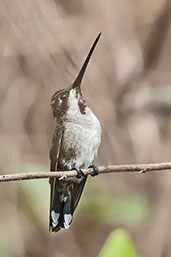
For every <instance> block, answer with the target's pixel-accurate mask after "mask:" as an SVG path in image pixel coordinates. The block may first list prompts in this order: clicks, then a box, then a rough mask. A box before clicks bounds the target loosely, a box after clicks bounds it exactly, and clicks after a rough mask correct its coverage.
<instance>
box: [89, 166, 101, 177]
mask: <svg viewBox="0 0 171 257" xmlns="http://www.w3.org/2000/svg"><path fill="white" fill-rule="evenodd" d="M89 168H92V169H93V172H92V173H91V174H90V175H91V176H92V177H95V176H97V175H98V174H99V169H98V167H97V166H96V165H94V164H93V165H91V166H89Z"/></svg>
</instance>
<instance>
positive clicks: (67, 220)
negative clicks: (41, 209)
mask: <svg viewBox="0 0 171 257" xmlns="http://www.w3.org/2000/svg"><path fill="white" fill-rule="evenodd" d="M71 220H72V215H71V214H64V227H65V228H66V229H67V228H69V225H70V223H71Z"/></svg>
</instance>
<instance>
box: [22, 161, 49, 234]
mask: <svg viewBox="0 0 171 257" xmlns="http://www.w3.org/2000/svg"><path fill="white" fill-rule="evenodd" d="M27 166H28V167H27ZM25 170H32V171H34V170H36V171H39V170H40V171H42V170H48V169H47V168H46V167H40V166H36V165H31V164H30V165H25ZM19 203H20V208H21V209H22V210H23V211H24V213H25V215H26V216H27V217H28V218H29V219H30V220H31V222H32V223H35V224H36V226H38V227H39V228H43V229H44V230H45V231H46V230H48V215H49V182H48V180H44V179H43V180H41V179H40V180H39V181H37V180H31V181H22V183H21V185H20V191H19Z"/></svg>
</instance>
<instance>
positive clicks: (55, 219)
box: [51, 210, 60, 228]
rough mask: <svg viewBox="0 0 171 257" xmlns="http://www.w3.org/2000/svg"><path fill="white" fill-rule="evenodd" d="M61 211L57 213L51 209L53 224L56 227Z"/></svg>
mask: <svg viewBox="0 0 171 257" xmlns="http://www.w3.org/2000/svg"><path fill="white" fill-rule="evenodd" d="M59 216H60V213H56V212H55V211H54V210H53V211H51V218H52V226H53V227H54V228H55V227H56V226H57V225H58V219H59Z"/></svg>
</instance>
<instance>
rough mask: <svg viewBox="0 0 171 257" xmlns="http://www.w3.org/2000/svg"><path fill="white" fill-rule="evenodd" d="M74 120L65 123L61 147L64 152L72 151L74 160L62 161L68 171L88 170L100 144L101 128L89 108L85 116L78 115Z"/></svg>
mask: <svg viewBox="0 0 171 257" xmlns="http://www.w3.org/2000/svg"><path fill="white" fill-rule="evenodd" d="M78 115H79V117H77V115H76V116H75V117H74V120H72V121H67V122H66V123H65V132H64V137H63V147H64V148H65V151H67V150H68V151H69V150H71V149H74V151H75V156H74V158H72V157H71V159H68V160H65V159H64V160H62V162H63V165H64V166H66V167H67V168H69V169H72V168H73V167H75V168H88V167H89V166H90V165H92V163H93V161H94V158H95V157H96V155H97V151H98V148H99V145H100V142H101V127H100V123H99V121H98V119H97V118H96V116H95V115H94V114H93V113H92V112H91V110H90V109H89V108H87V110H86V114H85V115H83V114H78Z"/></svg>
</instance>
